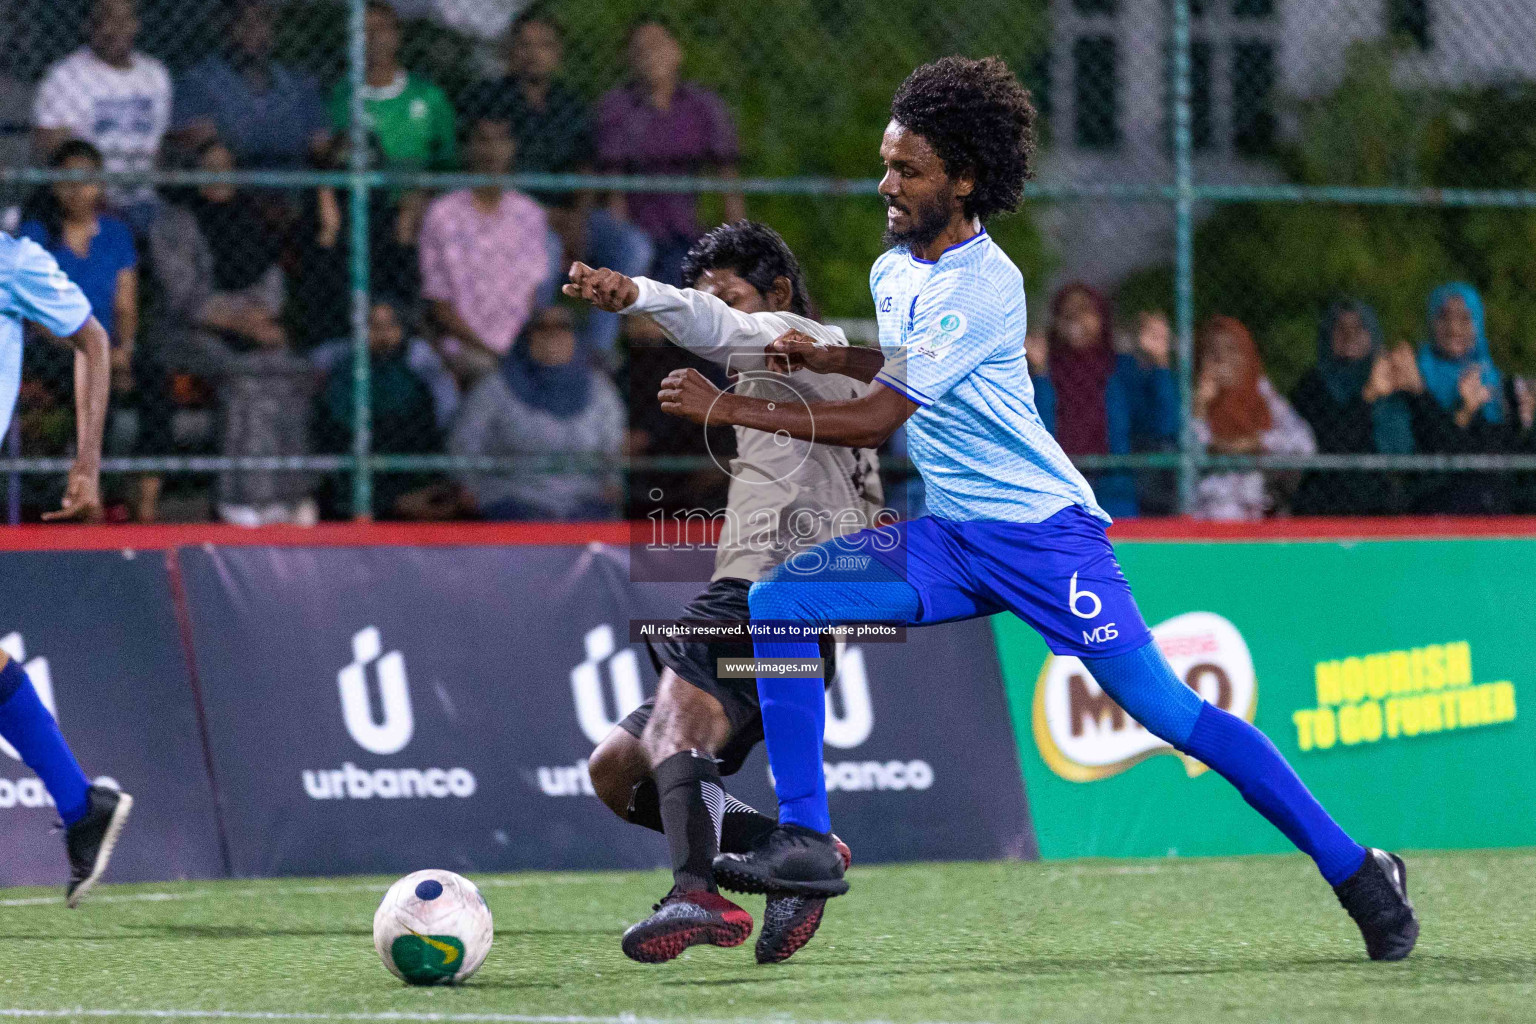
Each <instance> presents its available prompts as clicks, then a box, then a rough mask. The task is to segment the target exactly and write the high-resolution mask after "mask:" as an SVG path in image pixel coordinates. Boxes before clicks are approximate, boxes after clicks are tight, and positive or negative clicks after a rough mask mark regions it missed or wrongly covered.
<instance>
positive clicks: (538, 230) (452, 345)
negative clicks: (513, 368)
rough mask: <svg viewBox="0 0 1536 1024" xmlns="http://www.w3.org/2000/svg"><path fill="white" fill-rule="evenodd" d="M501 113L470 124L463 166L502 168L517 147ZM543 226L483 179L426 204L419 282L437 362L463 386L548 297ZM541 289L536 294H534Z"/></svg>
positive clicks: (516, 196) (550, 271) (513, 194)
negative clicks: (434, 339) (436, 342)
mask: <svg viewBox="0 0 1536 1024" xmlns="http://www.w3.org/2000/svg"><path fill="white" fill-rule="evenodd" d="M516 148H517V147H516V145H515V143H514V142H513V141H512V127H511V125H510V124H509V123H508V122H507V121H506V120H505V119H497V118H493V117H489V116H482V117H478V118H476V120H475V122H474V123H473V124H472V125H470V127H469V138H468V140H467V151H468V156H469V164H470V169H471V170H473V171H475V172H477V173H480V174H506V173H508V172H510V171H511V169H512V159H513V156H514V154H515V152H516ZM548 234H549V225H548V221H547V220H546V218H545V216H544V211H543V210H542V209H541V208H540V207H539V204H538V203H536V202H534V201H533V200H532V199H530V198H528V196H526V195H524V194H523V193H521V192H518V191H517V190H515V189H509V188H502V187H500V186H499V185H483V186H478V187H476V188H471V189H463V190H461V191H458V192H450V193H449V194H448V195H445V196H443V197H441V198H439V199H437V200H436V201H434V202H433V203H432V205H431V206H430V207H428V209H427V215H426V218H425V220H424V221H423V222H422V227H421V287H422V295H423V296H424V297H425V298H426V299H427V301H428V302H429V304H430V309H431V313H432V322H433V325H434V327H435V328H436V329H437V336H438V339H439V346H440V349H441V351H442V353H443V359H444V361H445V362H446V363H447V364H448V365H449V367H450V368H452V370H453V371H454V373H455V375H456V376H458V378H459V379H460V381H461V382H463V384H464V387H465V389H466V390H467V389H468V388H469V387H470V386H471V385H472V384H473V383H474V382H475V381H476V380H478V379H479V378H480V377H481V376H483V375H485V374H487V373H490V372H492V371H493V370H495V368H496V365H497V362H498V361H499V360H500V359H501V358H502V357H503V356H505V355H506V354H507V352H508V350H510V349H511V348H512V343H513V341H514V340H516V338H517V336H518V333H519V332H520V331H521V330H522V329H523V324H525V323H526V322H527V320H528V316H529V314H530V313H531V312H532V311H533V309H534V308H535V307H536V306H537V305H539V304H540V302H541V300H542V301H544V302H547V301H549V300H550V299H551V298H552V296H553V289H554V283H555V279H556V276H557V271H556V269H555V268H554V267H553V266H552V265H551V259H550V252H549V242H548ZM541 293H542V294H541Z"/></svg>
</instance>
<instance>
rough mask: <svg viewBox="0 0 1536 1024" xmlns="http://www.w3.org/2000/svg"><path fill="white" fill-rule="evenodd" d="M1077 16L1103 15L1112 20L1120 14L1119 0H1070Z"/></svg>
mask: <svg viewBox="0 0 1536 1024" xmlns="http://www.w3.org/2000/svg"><path fill="white" fill-rule="evenodd" d="M1072 9H1073V10H1074V11H1076V12H1077V13H1078V14H1090V15H1091V14H1103V15H1107V16H1109V17H1111V18H1113V17H1114V16H1115V15H1117V14H1119V13H1120V0H1072Z"/></svg>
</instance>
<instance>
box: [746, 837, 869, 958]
mask: <svg viewBox="0 0 1536 1024" xmlns="http://www.w3.org/2000/svg"><path fill="white" fill-rule="evenodd" d="M832 846H833V848H834V849H836V850H837V855H838V857H840V858H841V859H842V862H843V870H844V871H847V870H848V867H849V865H850V864H852V863H853V851H851V850H849V849H848V844H847V843H845V842H843V841H842V840H841V839H839V838H837V836H833V837H832ZM826 909H827V901H826V899H825V898H824V897H821V896H799V895H795V894H792V893H769V894H768V905H767V906H766V907H764V908H763V930H762V931H760V932H758V933H757V951H756V952H757V962H758V963H760V964H781V963H783V962H784V961H785V960H788V959H789V958H790V957H792V956H794V955H795V954H796V953H797V952H799V951H800V948H801V947H802V946H804V945H805V944H806V943H807V942H810V941H811V937H812V936H814V935H815V934H816V929H817V928H819V927H821V915H822V914H823V913H825V912H826Z"/></svg>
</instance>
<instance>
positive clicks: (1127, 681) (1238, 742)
mask: <svg viewBox="0 0 1536 1024" xmlns="http://www.w3.org/2000/svg"><path fill="white" fill-rule="evenodd" d="M1083 664H1084V665H1086V666H1087V667H1088V671H1090V672H1092V673H1093V678H1094V679H1095V680H1097V681H1098V684H1099V686H1100V687H1102V688H1103V690H1104V692H1105V693H1107V694H1109V695H1110V696H1111V697H1113V698H1114V699H1115V703H1117V704H1119V705H1120V706H1121V707H1122V708H1124V709H1125V710H1126V712H1127V713H1128V714H1130V716H1131V717H1132V718H1134V719H1136V721H1138V722H1140V723H1141V724H1142V725H1144V726H1146V727H1147V730H1148V731H1149V732H1151V733H1152V734H1153V735H1155V736H1157V737H1158V738H1160V739H1164V740H1167V741H1168V742H1169V743H1171V744H1172V745H1173V747H1174V749H1176V750H1179V751H1182V752H1183V753H1186V754H1188V755H1190V756H1191V757H1193V758H1196V759H1198V760H1199V761H1200V762H1201V763H1202V764H1204V765H1206V766H1207V767H1209V768H1211V769H1212V770H1213V771H1215V772H1217V773H1218V774H1219V775H1221V777H1222V778H1224V779H1226V780H1227V781H1228V782H1230V783H1232V785H1234V786H1236V787H1237V791H1238V792H1239V793H1241V794H1242V795H1243V799H1244V800H1246V801H1248V804H1249V806H1251V807H1252V808H1253V809H1254V810H1256V811H1258V812H1259V813H1260V814H1262V815H1264V817H1265V818H1267V819H1268V820H1269V822H1270V823H1271V824H1273V825H1274V826H1275V827H1276V828H1278V829H1279V830H1280V831H1281V832H1283V833H1285V837H1286V838H1287V839H1289V840H1290V841H1291V842H1293V843H1295V844H1296V846H1297V848H1298V849H1300V850H1301V851H1302V852H1304V853H1306V854H1307V855H1308V856H1309V857H1311V858H1312V860H1313V861H1314V862H1315V863H1316V864H1317V869H1318V870H1319V871H1320V872H1322V875H1323V877H1324V878H1325V879H1327V880H1328V884H1329V885H1338V884H1339V883H1340V882H1342V881H1344V880H1345V879H1347V878H1348V877H1349V876H1350V875H1352V874H1354V873H1355V871H1356V870H1357V869H1359V867H1360V865H1361V864H1362V863H1363V862H1364V860H1365V847H1363V846H1361V845H1360V844H1359V843H1357V842H1355V841H1354V840H1353V839H1351V838H1350V837H1349V836H1348V835H1346V834H1345V832H1344V830H1343V829H1342V828H1340V827H1339V825H1338V823H1337V822H1335V821H1334V820H1333V819H1332V818H1331V817H1329V816H1328V812H1327V811H1325V810H1324V809H1323V805H1322V804H1320V803H1318V802H1317V798H1316V797H1314V796H1313V795H1312V794H1311V793H1310V792H1309V791H1308V790H1307V787H1306V786H1305V785H1304V784H1303V783H1302V781H1301V779H1300V778H1299V777H1298V776H1297V775H1296V772H1295V770H1293V769H1292V768H1291V766H1290V765H1289V764H1288V763H1286V760H1285V758H1284V757H1283V756H1282V755H1281V753H1280V751H1279V750H1277V749H1275V745H1274V744H1273V743H1271V742H1270V741H1269V737H1267V736H1265V735H1264V734H1263V733H1262V732H1260V731H1259V730H1258V729H1256V728H1254V727H1253V726H1252V725H1251V724H1249V723H1248V722H1245V721H1243V720H1242V719H1241V718H1238V717H1237V716H1236V715H1229V714H1227V712H1225V711H1223V710H1221V709H1220V708H1218V707H1216V706H1215V705H1213V704H1207V703H1206V702H1205V701H1203V700H1201V699H1200V696H1199V695H1198V694H1196V693H1195V692H1194V691H1193V690H1191V689H1190V688H1189V687H1187V686H1185V685H1184V683H1183V682H1181V681H1180V680H1179V677H1178V676H1176V675H1174V674H1173V669H1172V667H1170V666H1169V664H1168V661H1167V659H1166V658H1164V657H1163V654H1162V652H1161V651H1159V650H1158V649H1157V644H1155V643H1151V642H1149V643H1147V644H1146V646H1144V647H1140V648H1138V649H1136V650H1134V651H1131V652H1130V653H1128V654H1121V655H1117V656H1115V657H1113V658H1084V659H1083Z"/></svg>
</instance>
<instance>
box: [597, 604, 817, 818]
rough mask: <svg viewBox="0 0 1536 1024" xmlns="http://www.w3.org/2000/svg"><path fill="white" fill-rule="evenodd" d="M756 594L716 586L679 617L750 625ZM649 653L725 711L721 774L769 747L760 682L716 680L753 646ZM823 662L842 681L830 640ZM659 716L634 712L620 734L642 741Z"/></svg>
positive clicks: (665, 644) (675, 645) (675, 646)
mask: <svg viewBox="0 0 1536 1024" xmlns="http://www.w3.org/2000/svg"><path fill="white" fill-rule="evenodd" d="M751 589H752V584H751V583H749V582H748V581H746V580H738V579H730V578H727V579H721V580H715V581H714V582H712V583H710V585H709V586H708V587H706V588H704V591H703V592H702V593H700V594H699V596H698V597H696V598H694V599H693V600H692V601H691V602H689V604H688V607H687V608H685V609H683V614H682V615H681V616H679V617H680V618H681V619H684V620H697V621H702V622H747V621H749V620H750V619H751V618H752V610H751V608H749V607H748V605H747V592H748V591H749V590H751ZM646 648H647V650H648V651H649V652H650V656H651V663H652V665H654V666H655V668H656V673H657V674H658V675H660V674H661V671H662V670H663V669H667V668H669V669H671V670H672V671H673V672H675V673H677V676H678V678H680V679H682V680H683V681H684V682H686V683H688V684H690V685H692V686H695V687H697V688H699V689H700V690H703V691H704V692H705V693H707V694H709V695H710V696H711V697H713V698H715V699H716V700H717V701H719V702H720V706H721V707H722V708H724V709H725V717H726V719H727V720H728V721H729V722H730V735H729V736H728V738H727V739H726V741H725V743H724V744H723V745H722V746H721V747H720V749H719V750H717V751H715V752H714V753H715V758H716V760H718V761H719V762H720V774H721V775H727V776H729V775H735V774H736V773H737V772H738V771H740V770H741V766H742V764H743V762H745V761H746V759H747V755H749V754H751V753H752V748H753V747H755V746H757V745H758V744H759V743H761V742H762V741H763V716H762V709H761V708H760V707H759V705H758V702H757V680H755V679H721V678H719V677H718V676H717V675H716V674H715V666H716V664H717V663H718V662H719V660H720V659H721V658H750V657H752V644H751V643H749V642H746V641H741V640H722V641H710V642H704V641H698V640H665V641H662V642H661V643H655V644H653V643H650V642H647V643H646ZM821 656H822V658H823V660H824V664H825V665H826V681H827V684H828V685H831V682H832V680H833V679H834V678H835V677H836V675H837V645H836V643H835V642H834V641H833V640H832V639H831V638H830V637H823V638H822V641H821ZM655 710H656V701H655V699H654V698H653V699H651V700H648V701H646V702H645V703H644V704H641V705H640V706H639V707H638V708H636V709H635V710H634V711H632V712H630V713H629V715H627V716H626V717H625V718H624V720H623V721H621V722H620V723H619V728H621V729H623V730H624V731H625V732H627V733H629V734H630V735H631V736H634V737H635V738H636V739H639V738H640V736H641V735H643V734H644V732H645V725H646V723H647V722H649V721H650V720H651V715H652V714H653V713H654V712H655ZM642 824H643V823H642Z"/></svg>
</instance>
